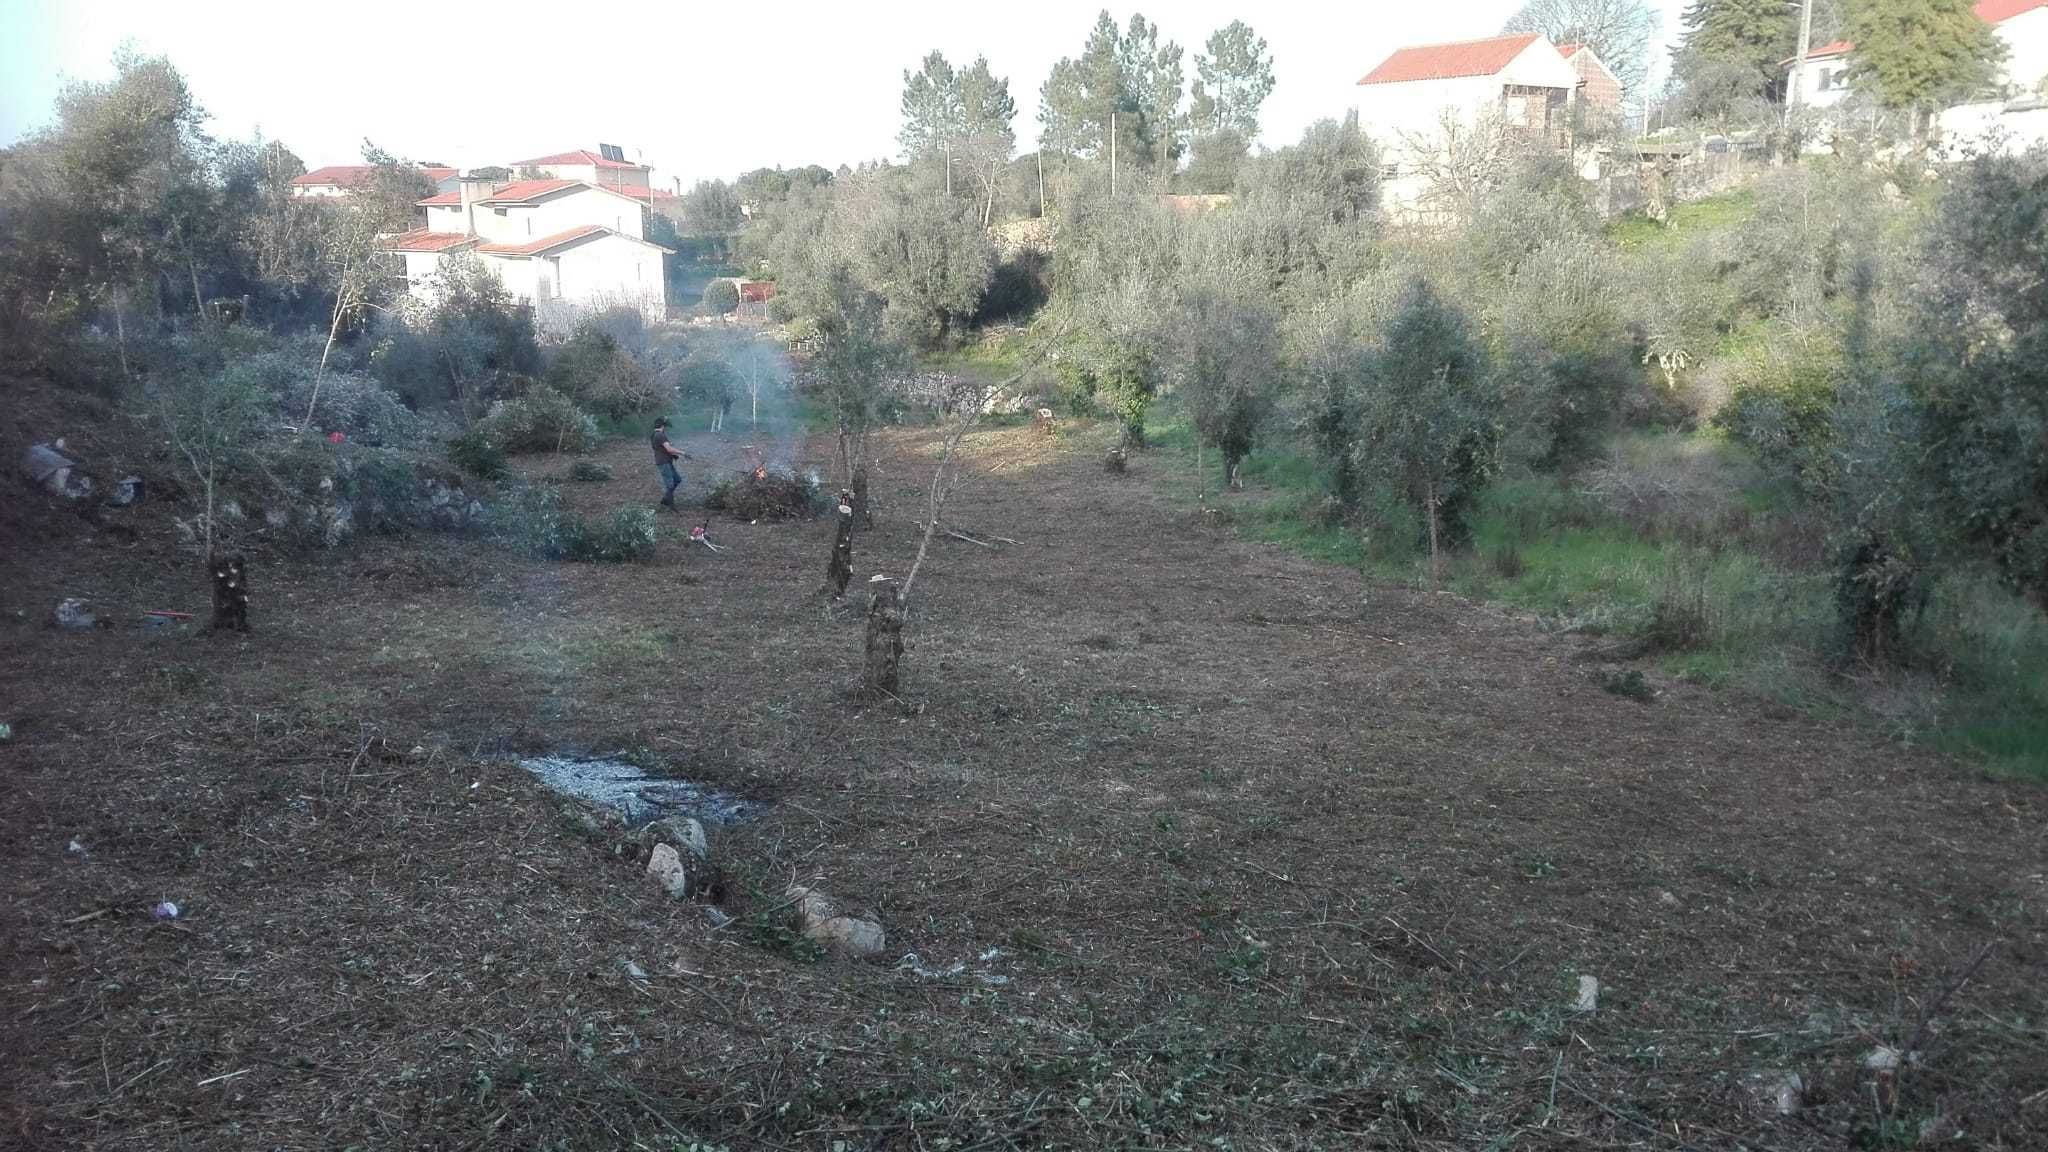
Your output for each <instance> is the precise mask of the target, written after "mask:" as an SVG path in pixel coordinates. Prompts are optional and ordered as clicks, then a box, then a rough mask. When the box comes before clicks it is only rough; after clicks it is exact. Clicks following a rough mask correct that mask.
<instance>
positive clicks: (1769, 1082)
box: [1744, 1068, 1806, 1116]
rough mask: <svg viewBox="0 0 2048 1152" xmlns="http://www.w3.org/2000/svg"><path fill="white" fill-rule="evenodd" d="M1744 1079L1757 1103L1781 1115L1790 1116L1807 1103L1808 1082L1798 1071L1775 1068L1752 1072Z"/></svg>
mask: <svg viewBox="0 0 2048 1152" xmlns="http://www.w3.org/2000/svg"><path fill="white" fill-rule="evenodd" d="M1744 1079H1745V1081H1746V1082H1747V1083H1748V1085H1749V1090H1750V1093H1751V1094H1752V1095H1754V1096H1755V1097H1756V1100H1757V1103H1758V1104H1760V1105H1761V1106H1763V1107H1765V1108H1768V1109H1769V1110H1771V1111H1773V1112H1776V1113H1777V1114H1778V1115H1780V1116H1790V1115H1792V1114H1793V1113H1795V1112H1797V1111H1799V1109H1800V1108H1801V1107H1803V1106H1805V1104H1806V1083H1805V1082H1804V1081H1802V1080H1801V1079H1800V1078H1799V1074H1798V1073H1797V1072H1787V1071H1785V1070H1784V1069H1782V1068H1773V1069H1770V1070H1769V1071H1765V1072H1751V1073H1750V1074H1749V1075H1748V1076H1747V1077H1745V1078H1744Z"/></svg>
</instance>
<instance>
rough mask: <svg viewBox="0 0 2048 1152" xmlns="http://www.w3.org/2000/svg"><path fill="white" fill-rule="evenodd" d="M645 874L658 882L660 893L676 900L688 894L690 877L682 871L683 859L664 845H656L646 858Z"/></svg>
mask: <svg viewBox="0 0 2048 1152" xmlns="http://www.w3.org/2000/svg"><path fill="white" fill-rule="evenodd" d="M647 874H648V875H649V876H652V877H654V878H655V880H657V881H659V882H660V884H661V888H662V891H664V892H667V893H668V894H669V895H671V896H673V897H675V898H676V899H678V900H680V899H682V898H683V897H685V896H687V895H689V894H690V875H689V873H688V872H685V871H684V870H683V858H682V857H681V856H678V855H676V850H675V849H673V848H671V847H669V846H668V845H666V844H656V845H655V846H654V851H653V852H652V853H651V854H650V855H649V856H648V857H647Z"/></svg>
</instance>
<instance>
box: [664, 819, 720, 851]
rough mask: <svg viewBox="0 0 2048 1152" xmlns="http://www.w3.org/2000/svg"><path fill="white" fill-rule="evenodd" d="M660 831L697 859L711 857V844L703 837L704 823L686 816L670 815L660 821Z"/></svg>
mask: <svg viewBox="0 0 2048 1152" xmlns="http://www.w3.org/2000/svg"><path fill="white" fill-rule="evenodd" d="M661 828H662V831H664V832H666V833H667V834H668V838H669V839H670V840H671V841H673V842H674V843H675V844H676V846H677V847H680V848H682V849H683V850H684V851H686V852H688V853H689V854H690V855H692V856H695V857H696V858H697V859H699V860H709V859H711V844H710V842H709V841H707V840H706V839H705V838H704V825H702V824H700V823H698V822H697V821H696V820H694V819H692V818H691V817H688V816H670V817H669V818H667V819H666V820H663V821H662V822H661Z"/></svg>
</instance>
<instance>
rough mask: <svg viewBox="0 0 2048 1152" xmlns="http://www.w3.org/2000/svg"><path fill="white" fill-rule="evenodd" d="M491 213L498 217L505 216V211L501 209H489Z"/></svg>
mask: <svg viewBox="0 0 2048 1152" xmlns="http://www.w3.org/2000/svg"><path fill="white" fill-rule="evenodd" d="M491 211H493V212H496V213H497V214H498V215H500V216H503V215H504V214H505V210H504V209H503V208H493V209H491Z"/></svg>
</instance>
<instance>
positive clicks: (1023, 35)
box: [0, 0, 1683, 186]
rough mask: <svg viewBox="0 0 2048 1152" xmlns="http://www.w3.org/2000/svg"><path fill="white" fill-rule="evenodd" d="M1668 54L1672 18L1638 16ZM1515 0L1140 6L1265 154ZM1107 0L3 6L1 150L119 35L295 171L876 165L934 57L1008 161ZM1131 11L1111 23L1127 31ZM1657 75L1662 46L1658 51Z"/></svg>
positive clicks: (379, 0)
mask: <svg viewBox="0 0 2048 1152" xmlns="http://www.w3.org/2000/svg"><path fill="white" fill-rule="evenodd" d="M1655 2H1656V3H1657V6H1658V7H1659V8H1660V9H1662V10H1663V12H1664V14H1665V25H1666V28H1665V35H1666V38H1667V39H1668V38H1669V37H1670V36H1671V34H1672V33H1673V31H1674V30H1675V29H1676V27H1677V13H1678V10H1679V9H1680V7H1681V6H1682V3H1683V0H1655ZM1519 4H1520V0H1438V2H1436V3H1426V2H1425V3H1416V2H1414V0H1352V2H1351V3H1348V4H1330V3H1327V2H1325V3H1320V4H1311V3H1307V2H1299V0H1265V2H1261V3H1250V2H1247V0H1175V2H1174V3H1172V4H1162V3H1154V4H1151V5H1147V6H1145V7H1143V8H1141V9H1139V10H1140V11H1144V12H1145V13H1146V16H1147V18H1148V19H1153V20H1156V21H1158V22H1159V24H1161V25H1162V27H1163V34H1164V35H1165V36H1166V37H1168V38H1171V39H1174V40H1177V41H1179V42H1180V43H1181V44H1182V45H1183V46H1185V47H1186V48H1187V51H1188V57H1187V60H1186V61H1185V63H1184V67H1185V69H1186V71H1187V73H1188V76H1189V78H1190V79H1192V78H1193V75H1194V61H1193V57H1194V53H1195V52H1197V51H1199V50H1200V47H1201V44H1202V42H1203V41H1205V40H1206V39H1207V38H1208V36H1209V33H1210V32H1211V31H1213V30H1215V29H1216V28H1218V27H1220V26H1222V25H1224V24H1226V23H1228V22H1229V21H1231V20H1232V19H1240V18H1241V19H1243V20H1245V21H1246V22H1247V23H1249V24H1251V26H1252V27H1253V28H1254V29H1255V30H1257V32H1258V33H1259V34H1260V35H1261V36H1263V37H1265V39H1266V41H1267V42H1268V44H1269V45H1270V47H1271V51H1272V53H1273V59H1274V72H1275V75H1276V77H1277V79H1278V81H1279V83H1278V86H1277V87H1276V88H1275V89H1274V92H1273V96H1272V98H1271V99H1270V100H1268V101H1267V104H1266V108H1265V114H1264V143H1266V144H1268V145H1273V146H1277V145H1279V144H1284V143H1287V142H1289V141H1291V140H1292V139H1294V138H1295V137H1296V136H1297V135H1299V133H1300V131H1301V129H1302V128H1304V127H1305V126H1307V125H1308V124H1310V123H1311V122H1313V121H1315V120H1317V119H1320V118H1322V117H1325V116H1339V115H1342V114H1343V112H1344V110H1345V108H1347V107H1348V106H1349V105H1348V104H1347V102H1346V101H1347V96H1348V92H1349V89H1350V87H1351V86H1352V85H1353V84H1354V83H1355V82H1356V81H1357V79H1358V77H1360V76H1362V75H1364V74H1365V73H1366V72H1367V71H1369V70H1370V69H1371V68H1372V67H1373V65H1375V64H1377V63H1378V62H1379V61H1380V59H1381V58H1383V57H1384V56H1385V55H1386V54H1387V53H1388V52H1389V51H1391V50H1392V49H1394V48H1397V47H1400V46H1402V45H1404V44H1416V43H1432V42H1436V41H1442V40H1457V39H1470V38H1475V37H1479V36H1486V35H1491V34H1493V33H1495V32H1497V31H1499V29H1500V26H1501V23H1502V22H1503V21H1505V20H1506V19H1507V17H1508V16H1509V15H1510V14H1511V13H1512V12H1513V11H1514V10H1515V9H1516V8H1517V7H1519ZM1101 7H1102V4H1101V3H1100V0H1085V2H1079V0H1077V2H1065V0H1043V2H1038V3H1021V4H1020V3H1015V2H1012V3H961V2H959V0H951V2H947V3H929V2H923V0H919V2H915V3H904V4H895V5H879V4H845V3H812V2H807V0H786V2H783V3H761V2H759V0H755V2H754V3H744V2H741V3H718V4H712V3H703V2H701V0H694V2H693V0H685V2H683V3H675V2H673V0H668V2H659V3H626V2H621V0H555V2H553V3H534V2H528V0H505V2H500V3H487V4H459V3H445V2H444V3H432V2H424V3H423V2H418V0H414V2H410V3H399V2H396V0H313V2H310V3H308V2H306V0H264V2H261V3H256V2H251V0H207V2H200V0H0V142H7V143H12V142H13V141H14V140H16V139H19V138H20V137H21V136H22V135H23V134H25V133H27V132H30V131H33V130H35V129H36V128H38V127H41V126H42V125H44V124H46V123H48V121H49V119H50V115H51V100H52V98H53V97H54V96H55V94H56V92H57V91H58V89H59V87H60V86H61V85H62V84H63V83H64V82H65V81H66V80H67V79H89V80H97V79H102V78H104V77H106V76H107V75H109V74H110V73H111V71H112V69H111V66H110V64H109V61H110V59H111V58H112V55H113V53H114V50H115V49H116V48H117V47H118V46H119V45H120V44H121V43H122V42H123V41H124V40H126V41H132V42H134V44H135V45H136V46H137V47H138V48H140V49H141V50H143V51H145V52H152V53H157V52H160V53H163V54H165V55H168V56H169V57H170V58H171V60H172V61H173V62H174V63H175V64H177V66H178V67H179V68H180V69H181V70H183V72H184V74H185V77H186V79H187V81H188V82H189V83H190V84H191V85H192V87H193V90H194V91H195V92H196V93H197V95H198V97H199V99H200V100H201V102H202V103H203V104H204V105H205V106H206V108H207V110H208V111H209V112H211V113H212V114H213V116H214V121H213V131H214V132H215V134H216V135H227V136H247V135H249V134H251V133H253V132H254V131H256V130H257V129H259V128H260V129H261V130H262V132H263V134H264V135H266V136H268V137H272V138H275V139H279V140H283V141H284V142H285V143H286V144H287V145H289V146H290V147H291V148H292V149H293V151H295V152H297V153H298V154H299V156H300V158H301V159H303V160H304V161H305V162H306V164H307V166H308V167H319V166H320V165H322V164H342V163H354V162H357V161H358V158H359V156H360V153H361V145H362V140H363V138H364V137H365V136H367V137H369V138H371V139H372V140H375V141H376V142H377V143H378V144H379V145H380V146H382V147H384V148H386V149H388V150H390V151H392V152H395V153H398V154H399V155H403V156H409V157H412V158H414V159H419V160H436V161H441V162H445V163H450V164H455V165H458V166H461V167H464V168H469V167H475V166H479V165H484V164H502V163H508V162H511V161H517V160H521V159H526V158H528V157H531V156H537V155H541V154H543V153H548V152H557V151H563V150H566V149H570V148H594V147H596V145H597V144H598V143H599V142H600V141H602V142H605V143H616V144H620V145H623V146H624V147H625V148H626V150H627V155H628V156H629V157H631V156H634V155H635V154H636V152H637V153H638V154H639V156H640V158H641V159H642V160H643V161H644V162H646V163H649V164H653V165H655V166H656V168H657V169H658V172H657V175H658V176H659V177H660V178H663V179H666V178H669V177H675V178H679V179H681V180H682V181H683V182H684V184H685V186H687V185H688V184H689V183H690V182H692V181H694V180H697V179H700V178H705V177H723V178H726V179H730V178H732V177H734V176H736V175H738V174H739V173H740V172H742V171H744V170H746V169H750V168H757V167H761V166H763V165H784V166H793V165H799V164H811V163H817V164H824V165H826V166H828V167H837V166H838V165H839V164H840V163H842V162H844V163H855V162H858V161H861V160H871V159H879V158H883V157H889V156H893V154H894V153H895V150H896V146H895V135H896V127H897V97H898V95H899V93H900V92H901V88H902V74H903V71H904V69H906V68H914V67H916V65H917V63H918V61H919V59H921V58H922V57H923V55H924V54H925V53H926V52H927V51H929V50H931V49H933V48H937V49H939V50H940V51H943V52H944V53H946V55H947V56H948V57H949V58H950V59H952V60H953V61H954V62H955V63H956V64H960V63H965V62H966V61H969V60H972V59H973V58H974V57H975V56H976V55H978V54H986V55H987V56H988V58H989V62H990V64H991V65H992V66H993V68H994V69H995V71H996V73H997V74H998V75H1002V76H1007V77H1008V78H1009V80H1010V92H1011V94H1012V95H1013V96H1015V97H1016V100H1017V112H1018V115H1017V129H1018V132H1017V134H1018V138H1019V143H1020V146H1021V147H1023V148H1026V149H1028V148H1030V147H1031V145H1032V142H1033V141H1035V140H1036V138H1037V133H1038V128H1037V114H1038V89H1039V85H1040V84H1041V83H1043V82H1044V79H1045V75H1046V72H1047V70H1048V69H1049V68H1050V67H1051V66H1052V63H1053V61H1055V60H1057V59H1059V58H1060V57H1061V56H1068V55H1078V54H1079V52H1080V50H1081V45H1082V42H1083V41H1084V40H1085V39H1086V37H1087V34H1088V30H1089V28H1090V27H1091V26H1092V24H1093V23H1094V20H1095V15H1096V13H1097V12H1098V11H1100V10H1101ZM1130 13H1131V8H1130V7H1128V6H1123V7H1117V8H1112V9H1111V14H1112V15H1113V16H1114V17H1115V18H1116V20H1117V22H1118V24H1119V25H1120V26H1121V25H1122V24H1124V23H1125V22H1127V21H1128V20H1129V18H1130ZM1658 55H1659V56H1660V57H1661V55H1662V53H1661V51H1660V52H1659V53H1658Z"/></svg>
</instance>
